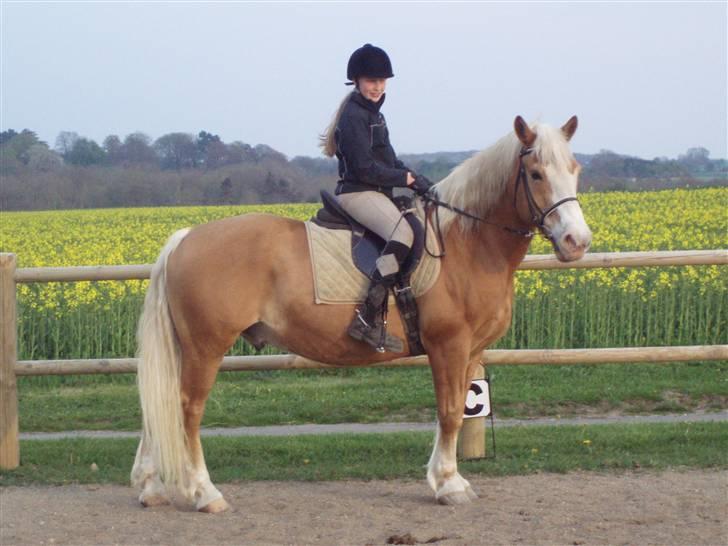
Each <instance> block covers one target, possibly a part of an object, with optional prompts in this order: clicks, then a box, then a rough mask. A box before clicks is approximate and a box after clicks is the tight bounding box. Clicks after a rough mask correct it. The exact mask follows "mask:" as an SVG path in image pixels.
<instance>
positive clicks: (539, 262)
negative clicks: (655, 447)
mask: <svg viewBox="0 0 728 546" xmlns="http://www.w3.org/2000/svg"><path fill="white" fill-rule="evenodd" d="M726 264H728V250H726V249H718V250H679V251H659V252H621V253H620V252H608V253H593V254H588V255H586V256H585V257H584V258H582V259H581V260H579V261H577V262H569V263H564V262H559V261H558V260H557V259H556V258H555V257H554V256H550V255H532V256H526V258H525V259H524V260H523V262H522V263H521V265H520V266H519V269H520V270H546V269H584V268H605V267H606V268H612V267H653V266H685V265H726ZM151 269H152V266H151V265H124V266H79V267H41V268H20V269H18V268H17V267H16V257H15V255H14V254H8V253H0V468H15V467H17V466H18V464H19V462H20V447H19V442H18V407H17V387H16V377H17V376H37V375H59V374H99V373H101V374H115V373H134V372H135V371H136V365H137V361H136V359H134V358H118V359H85V360H24V361H18V360H17V317H16V313H17V301H16V297H17V296H16V292H17V284H19V283H36V282H74V281H111V280H116V281H121V280H144V279H148V278H149V276H150V274H151ZM483 355H484V359H485V360H486V362H487V363H488V365H504V364H597V363H624V362H678V361H690V360H701V361H702V360H705V361H707V360H728V345H703V346H681V347H634V348H606V349H541V350H539V349H529V350H488V351H484V353H483ZM427 363H428V361H427V357H426V356H418V357H410V358H401V359H397V360H393V361H390V362H384V363H377V364H373V365H374V366H423V365H426V364H427ZM324 367H326V368H330V367H331V365H327V364H322V363H319V362H315V361H313V360H309V359H306V358H303V357H300V356H297V355H267V356H242V357H241V356H237V357H226V358H225V359H224V361H223V364H222V368H221V369H222V370H223V371H243V370H281V369H315V368H324ZM476 421H477V422H478V423H475V422H476ZM467 425H468V426H467V428H466V429H464V431H463V436H467V438H464V442H463V443H464V444H465V443H466V442H467V443H469V444H471V445H477V444H480V445H481V446H483V445H484V444H483V441H482V437H483V435H484V430H485V419H470V420H468V423H467ZM483 449H484V448H483ZM471 456H477V450H476V452H475V453H472V452H471Z"/></svg>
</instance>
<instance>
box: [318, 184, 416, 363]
mask: <svg viewBox="0 0 728 546" xmlns="http://www.w3.org/2000/svg"><path fill="white" fill-rule="evenodd" d="M393 201H394V203H395V205H396V206H397V208H398V209H399V210H400V211H401V212H402V214H403V216H404V219H405V220H406V221H407V222H408V223H409V225H410V227H411V228H412V233H413V234H414V241H413V244H412V250H411V251H410V253H409V255H408V256H407V259H406V260H405V262H404V263H403V264H402V268H401V270H400V272H399V273H398V274H397V280H396V282H395V285H394V289H393V291H394V296H395V301H396V303H397V308H398V309H399V313H400V316H401V317H402V323H403V325H404V330H405V335H406V337H407V343H408V345H409V348H410V352H411V353H412V355H418V354H424V352H425V350H424V347H423V346H422V341H421V339H420V331H419V324H418V318H417V302H416V300H415V298H414V295H413V294H412V287H411V285H410V278H411V277H412V273H414V271H415V269H417V265H418V264H419V263H420V260H421V259H422V254H423V252H424V249H425V228H424V226H423V225H422V222H421V221H420V219H419V218H418V217H417V215H416V214H415V213H414V209H413V203H412V198H410V197H407V196H399V197H395V198H394V199H393ZM321 202H322V203H323V206H322V208H320V209H319V210H318V211H317V212H316V214H315V215H314V217H313V218H311V222H313V223H314V224H317V225H319V226H321V227H324V228H327V229H346V230H351V257H352V260H353V262H354V265H355V266H356V268H357V269H358V270H359V271H361V272H362V273H363V274H364V275H365V276H366V277H367V278H369V279H371V278H372V275H373V274H374V271H375V270H376V267H377V264H376V261H377V258H379V256H380V255H381V252H382V250H383V249H384V245H385V244H386V241H385V240H383V239H382V238H381V237H379V236H378V235H377V234H376V233H374V232H372V231H370V230H369V229H367V228H366V227H365V226H363V225H362V224H360V223H359V222H357V221H356V220H354V219H353V218H352V217H351V216H349V214H348V213H347V212H346V211H345V210H344V209H343V208H342V207H341V206H340V205H339V204H338V203H337V201H336V199H335V198H334V196H333V195H331V194H330V193H329V192H327V191H326V190H321Z"/></svg>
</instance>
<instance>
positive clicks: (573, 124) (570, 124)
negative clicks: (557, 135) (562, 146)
mask: <svg viewBox="0 0 728 546" xmlns="http://www.w3.org/2000/svg"><path fill="white" fill-rule="evenodd" d="M578 126H579V120H578V119H577V117H576V116H571V118H569V121H567V122H566V123H564V125H563V127H561V132H562V133H564V136H565V137H566V140H567V141H569V140H571V137H573V136H574V133H576V128H577V127H578Z"/></svg>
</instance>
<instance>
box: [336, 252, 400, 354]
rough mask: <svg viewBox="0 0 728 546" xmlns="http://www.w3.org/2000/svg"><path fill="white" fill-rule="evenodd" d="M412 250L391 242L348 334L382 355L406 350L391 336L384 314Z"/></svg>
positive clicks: (397, 339)
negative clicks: (388, 332) (399, 273)
mask: <svg viewBox="0 0 728 546" xmlns="http://www.w3.org/2000/svg"><path fill="white" fill-rule="evenodd" d="M409 250H410V249H409V247H408V246H406V245H404V244H402V243H400V242H397V241H389V242H388V243H387V245H386V246H385V247H384V250H383V251H382V255H381V256H380V258H379V259H378V260H377V270H376V271H375V272H374V274H373V275H372V283H371V285H369V292H368V293H367V297H366V300H365V301H364V305H362V306H360V307H358V308H357V310H356V316H355V317H354V320H353V321H352V323H351V324H350V325H349V329H348V331H347V333H348V334H349V335H350V336H351V337H353V338H354V339H358V340H359V341H364V342H365V343H368V344H369V345H371V346H372V347H374V348H375V349H376V350H377V351H379V352H380V353H383V352H385V351H390V352H392V353H401V352H402V351H404V341H402V340H401V339H400V338H398V337H395V336H392V335H389V334H387V324H386V322H385V319H384V314H385V309H386V306H387V304H388V301H387V300H388V299H389V290H390V288H391V287H392V286H393V285H394V283H395V282H396V280H397V273H398V272H399V268H400V266H401V265H402V263H403V262H404V260H405V259H406V258H407V254H408V253H409ZM382 272H384V273H385V275H382Z"/></svg>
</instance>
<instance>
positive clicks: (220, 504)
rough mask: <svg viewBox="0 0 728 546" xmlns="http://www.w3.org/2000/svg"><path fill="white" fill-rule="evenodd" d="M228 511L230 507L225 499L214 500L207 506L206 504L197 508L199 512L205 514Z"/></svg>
mask: <svg viewBox="0 0 728 546" xmlns="http://www.w3.org/2000/svg"><path fill="white" fill-rule="evenodd" d="M229 509H230V505H229V504H228V503H227V501H226V500H225V499H215V500H214V501H212V502H211V503H209V504H206V505H205V506H203V507H202V508H198V511H199V512H205V513H206V514H219V513H220V512H225V511H226V510H229Z"/></svg>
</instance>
